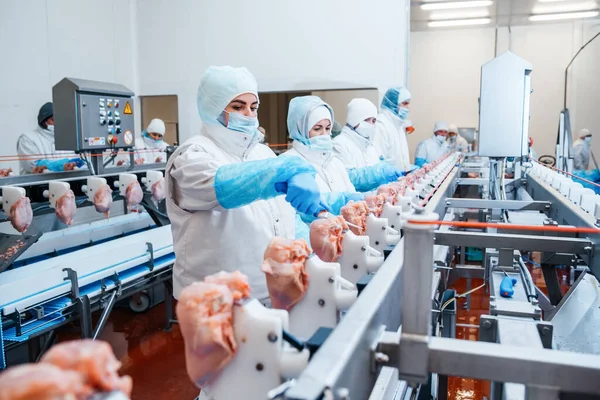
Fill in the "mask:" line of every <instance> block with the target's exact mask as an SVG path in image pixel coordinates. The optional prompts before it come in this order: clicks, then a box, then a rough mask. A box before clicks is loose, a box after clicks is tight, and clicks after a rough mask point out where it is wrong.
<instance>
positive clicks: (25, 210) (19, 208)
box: [9, 197, 33, 233]
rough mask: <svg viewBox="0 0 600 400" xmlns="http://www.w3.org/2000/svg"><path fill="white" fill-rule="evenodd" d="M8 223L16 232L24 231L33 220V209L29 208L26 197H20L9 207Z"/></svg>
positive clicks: (29, 202)
mask: <svg viewBox="0 0 600 400" xmlns="http://www.w3.org/2000/svg"><path fill="white" fill-rule="evenodd" d="M9 219H10V224H11V225H12V226H13V228H15V229H16V230H17V231H18V232H20V233H23V232H25V231H26V230H27V229H28V228H29V226H30V225H31V221H32V220H33V210H32V209H31V201H30V200H29V198H28V197H21V198H20V199H19V200H17V202H16V203H14V204H13V205H12V206H11V207H10V215H9Z"/></svg>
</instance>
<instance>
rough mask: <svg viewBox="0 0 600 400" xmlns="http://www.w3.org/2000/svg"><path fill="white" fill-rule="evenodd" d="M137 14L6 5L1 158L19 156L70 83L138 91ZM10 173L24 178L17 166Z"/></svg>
mask: <svg viewBox="0 0 600 400" xmlns="http://www.w3.org/2000/svg"><path fill="white" fill-rule="evenodd" d="M135 6H136V2H135V1H134V0H104V1H102V2H98V1H94V0H20V1H0V51H1V52H2V57H1V62H0V93H2V96H0V127H1V128H2V129H1V130H0V139H1V140H2V146H0V156H6V155H15V154H16V143H17V139H18V137H19V135H20V134H21V133H24V132H26V131H28V130H32V129H34V128H35V127H36V126H37V113H38V110H39V108H40V107H41V106H42V104H44V103H45V102H47V101H52V86H53V85H54V84H56V83H57V82H58V81H60V80H61V79H62V78H64V77H73V78H82V79H91V80H98V81H107V82H117V83H121V84H123V85H125V86H127V87H129V88H130V89H132V90H133V91H136V86H137V84H136V70H135V58H136V57H135V54H136V46H135V43H136V38H135V35H136V34H137V32H136V29H135V25H134V24H135V18H133V15H134V14H135ZM56 134H57V135H58V134H60V132H56ZM4 159H6V158H4ZM0 160H1V159H0ZM9 166H10V167H12V168H13V170H15V171H18V168H16V167H17V162H0V168H6V167H9Z"/></svg>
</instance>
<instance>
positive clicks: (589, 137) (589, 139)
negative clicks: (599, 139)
mask: <svg viewBox="0 0 600 400" xmlns="http://www.w3.org/2000/svg"><path fill="white" fill-rule="evenodd" d="M583 141H584V142H586V143H587V144H590V143H592V137H591V136H586V137H584V138H583Z"/></svg>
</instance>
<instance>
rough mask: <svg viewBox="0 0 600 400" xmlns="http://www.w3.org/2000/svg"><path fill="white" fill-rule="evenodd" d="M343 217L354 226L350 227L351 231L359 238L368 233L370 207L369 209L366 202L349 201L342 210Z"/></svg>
mask: <svg viewBox="0 0 600 400" xmlns="http://www.w3.org/2000/svg"><path fill="white" fill-rule="evenodd" d="M341 214H342V217H344V219H345V220H346V221H348V222H349V223H350V224H352V225H356V226H359V227H360V229H359V228H357V227H356V226H352V225H350V230H351V231H352V232H353V233H354V234H355V235H358V236H363V235H364V234H365V232H366V231H367V215H369V207H367V203H366V202H364V201H349V202H348V204H346V205H345V206H344V207H342V209H341Z"/></svg>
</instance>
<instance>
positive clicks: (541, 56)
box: [410, 22, 600, 155]
mask: <svg viewBox="0 0 600 400" xmlns="http://www.w3.org/2000/svg"><path fill="white" fill-rule="evenodd" d="M581 26H582V24H581V23H580V22H576V23H563V24H552V25H528V26H518V27H512V28H511V33H509V31H508V29H507V28H501V29H499V30H498V48H497V51H498V54H501V53H502V52H504V51H506V50H511V51H512V52H514V53H515V54H517V55H519V56H520V57H522V58H524V59H526V60H528V61H530V62H531V63H532V64H533V72H532V86H533V89H534V93H533V94H532V95H531V123H530V135H531V136H532V137H533V139H534V147H535V148H536V151H537V154H538V155H542V154H554V152H555V143H556V134H557V129H558V117H559V113H560V111H561V110H562V108H563V95H564V70H565V68H566V66H567V64H568V63H569V61H570V60H571V57H572V56H573V55H574V54H575V52H576V51H577V50H578V49H579V47H580V46H581V45H582V41H583V38H582V35H581V34H580V33H579V31H580V30H581ZM494 48H495V29H494V28H484V29H465V30H455V31H445V30H444V31H426V32H412V33H411V60H410V62H411V76H410V89H411V92H412V95H413V101H412V105H413V109H412V111H411V115H410V118H411V119H412V122H413V124H414V125H415V126H416V128H417V131H416V132H415V133H414V134H413V135H412V136H413V137H411V138H410V144H411V146H412V147H411V155H412V154H414V149H415V146H416V144H417V143H418V142H419V141H420V140H422V139H423V138H425V137H427V136H429V135H431V130H432V127H433V123H434V121H435V120H437V119H444V120H447V121H448V122H449V123H455V124H457V125H459V126H465V127H466V126H471V127H476V126H478V119H479V117H478V104H477V99H478V96H479V80H480V67H481V65H482V64H483V63H485V62H487V61H489V60H490V59H492V58H493V57H494ZM587 65H589V64H587ZM598 65H599V64H598V62H597V61H596V63H595V65H593V66H592V65H589V67H590V68H592V67H594V68H595V71H598V69H597V68H598ZM592 73H593V72H592V71H589V70H588V71H585V72H581V73H580V75H581V76H586V77H587V78H585V79H587V80H588V82H586V84H587V85H592V86H591V87H596V88H598V82H599V79H600V78H598V77H599V76H600V74H599V73H598V72H596V73H595V75H592ZM581 79H584V78H581ZM593 82H595V85H596V86H593V84H594V83H593ZM599 89H600V88H599ZM597 104H598V103H597V102H596V105H597ZM596 108H597V107H596ZM582 112H583V111H582ZM586 113H587V111H586ZM597 114H598V113H597V112H595V113H593V115H597ZM597 126H598V125H597ZM599 128H600V126H599ZM599 148H600V147H599Z"/></svg>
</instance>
